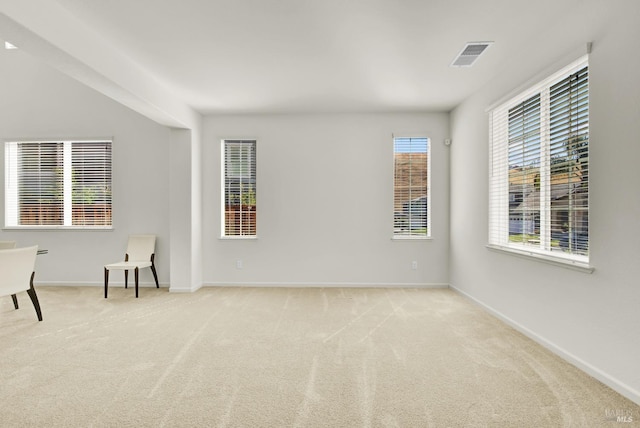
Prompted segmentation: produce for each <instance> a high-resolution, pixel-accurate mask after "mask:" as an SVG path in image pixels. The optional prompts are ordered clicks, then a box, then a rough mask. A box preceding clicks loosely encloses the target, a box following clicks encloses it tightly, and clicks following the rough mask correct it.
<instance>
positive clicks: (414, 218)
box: [393, 137, 430, 237]
mask: <svg viewBox="0 0 640 428" xmlns="http://www.w3.org/2000/svg"><path fill="white" fill-rule="evenodd" d="M393 159H394V173H393V210H394V219H393V234H394V236H396V237H427V236H429V229H430V228H429V215H428V213H429V139H428V138H426V137H420V138H394V141H393Z"/></svg>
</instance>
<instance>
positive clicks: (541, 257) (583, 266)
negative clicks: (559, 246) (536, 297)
mask: <svg viewBox="0 0 640 428" xmlns="http://www.w3.org/2000/svg"><path fill="white" fill-rule="evenodd" d="M487 248H488V249H489V250H491V251H496V252H499V253H505V254H510V255H513V256H516V257H521V258H525V259H529V260H535V261H539V262H543V263H548V264H552V265H555V266H559V267H563V268H566V269H572V270H576V271H579V272H584V273H593V271H594V270H595V268H594V267H593V266H591V265H589V263H588V262H581V261H578V260H570V259H565V258H562V257H554V256H550V255H547V254H541V253H537V252H535V251H528V250H525V249H518V248H512V247H504V246H501V245H494V244H487Z"/></svg>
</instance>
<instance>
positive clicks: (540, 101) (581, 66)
mask: <svg viewBox="0 0 640 428" xmlns="http://www.w3.org/2000/svg"><path fill="white" fill-rule="evenodd" d="M588 83H589V82H588V65H587V61H586V59H582V60H580V61H578V62H576V63H574V64H572V65H571V66H569V67H567V68H566V69H564V70H562V71H560V72H559V73H556V74H554V75H553V76H551V77H550V78H548V79H546V80H545V81H543V82H541V83H540V84H538V85H536V86H534V87H532V88H531V89H529V90H527V91H526V92H525V93H523V94H522V95H520V96H518V97H515V98H514V99H512V100H511V101H509V102H507V103H505V104H503V105H501V106H499V107H497V108H496V109H494V110H493V111H491V113H490V145H491V148H490V177H489V187H490V190H489V193H490V196H489V244H491V245H495V246H500V247H506V248H514V249H524V250H526V251H531V252H534V253H541V254H544V255H548V256H555V257H559V258H564V259H570V260H575V261H579V262H588V253H589V228H588V215H589V204H588V200H589V196H588V195H589V180H588V176H589V174H588V171H589V165H588V164H589V150H588V146H589V84H588Z"/></svg>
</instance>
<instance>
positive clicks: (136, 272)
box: [134, 266, 139, 299]
mask: <svg viewBox="0 0 640 428" xmlns="http://www.w3.org/2000/svg"><path fill="white" fill-rule="evenodd" d="M138 271H139V269H138V267H137V266H136V269H135V272H134V273H135V276H136V299H137V298H138Z"/></svg>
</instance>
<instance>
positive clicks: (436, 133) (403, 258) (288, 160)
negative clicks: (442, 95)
mask: <svg viewBox="0 0 640 428" xmlns="http://www.w3.org/2000/svg"><path fill="white" fill-rule="evenodd" d="M448 128H449V123H448V115H447V114H389V115H385V114H371V115H366V114H363V115H354V114H345V115H255V116H252V115H248V116H213V117H208V118H207V119H205V122H204V143H203V145H204V147H203V168H204V173H203V175H204V186H203V194H204V197H203V213H204V214H203V218H204V221H203V224H204V227H203V229H204V235H203V241H204V242H203V257H204V259H203V264H204V273H203V277H204V283H205V284H210V285H211V284H223V285H233V284H255V285H269V284H278V285H301V286H305V285H336V284H341V285H354V286H358V285H361V284H368V285H405V286H424V285H442V284H448V261H447V254H448V239H449V237H448V230H449V207H448V205H449V196H448V186H449V183H448V177H449V153H448V148H447V147H445V146H444V144H443V141H444V139H445V138H447V137H448V134H447V133H448ZM392 133H396V134H398V133H399V134H402V133H408V134H420V133H424V135H426V136H428V137H429V138H431V141H432V161H431V166H432V173H431V183H432V184H431V192H432V199H431V201H432V212H431V215H432V231H433V232H432V235H433V239H432V240H428V241H393V240H392V239H391V238H392V230H393V205H392V201H393V181H392V180H393V145H392ZM223 138H255V139H257V141H258V143H257V180H258V182H257V186H258V188H257V205H258V220H257V229H258V239H257V240H252V241H248V240H221V239H220V232H221V231H220V223H221V208H220V207H221V197H220V181H221V177H220V175H221V174H220V151H221V149H220V144H221V143H220V141H221V140H222V139H223ZM237 260H242V261H243V268H242V269H237V268H236V261H237ZM414 260H415V261H417V262H418V269H416V270H412V269H411V263H412V261H414Z"/></svg>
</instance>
